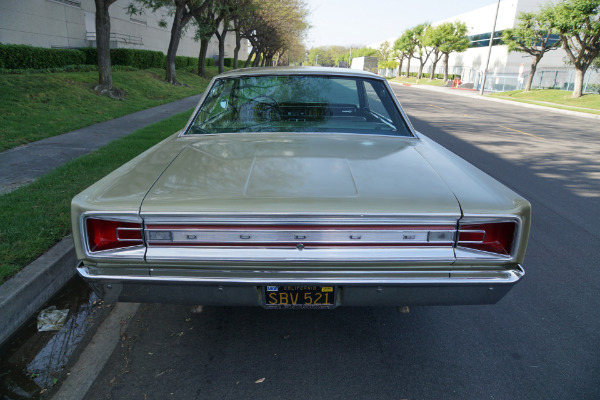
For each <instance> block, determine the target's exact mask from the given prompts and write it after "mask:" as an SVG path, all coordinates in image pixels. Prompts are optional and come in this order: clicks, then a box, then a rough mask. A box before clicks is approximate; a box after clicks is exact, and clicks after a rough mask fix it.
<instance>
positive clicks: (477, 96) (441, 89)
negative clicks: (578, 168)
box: [390, 82, 600, 120]
mask: <svg viewBox="0 0 600 400" xmlns="http://www.w3.org/2000/svg"><path fill="white" fill-rule="evenodd" d="M390 83H391V84H394V85H400V86H406V85H403V84H402V83H400V82H390ZM410 87H413V88H417V89H422V90H429V91H432V92H440V93H447V94H452V95H455V96H463V97H470V98H472V99H475V100H487V101H493V102H496V103H502V104H512V105H513V106H520V107H525V108H533V109H536V110H543V111H549V112H553V113H557V114H565V115H570V116H573V117H581V118H588V119H596V120H600V115H598V114H589V113H584V112H579V111H571V110H563V109H561V108H552V107H546V106H542V105H537V104H529V103H522V102H520V101H512V100H504V99H497V98H495V97H486V96H481V95H480V94H479V93H475V92H471V91H468V92H466V91H458V90H456V89H450V88H445V87H437V86H428V85H410Z"/></svg>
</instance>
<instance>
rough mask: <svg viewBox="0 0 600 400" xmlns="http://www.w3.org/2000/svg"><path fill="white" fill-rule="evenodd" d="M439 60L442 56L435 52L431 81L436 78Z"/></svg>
mask: <svg viewBox="0 0 600 400" xmlns="http://www.w3.org/2000/svg"><path fill="white" fill-rule="evenodd" d="M439 60H440V57H439V56H438V55H437V54H434V57H433V65H432V66H431V75H430V76H429V80H430V81H432V80H434V79H435V69H436V68H437V63H438V61H439Z"/></svg>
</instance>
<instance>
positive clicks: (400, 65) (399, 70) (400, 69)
mask: <svg viewBox="0 0 600 400" xmlns="http://www.w3.org/2000/svg"><path fill="white" fill-rule="evenodd" d="M403 63H404V57H402V58H401V59H400V62H399V63H398V78H400V76H401V75H402V64H403Z"/></svg>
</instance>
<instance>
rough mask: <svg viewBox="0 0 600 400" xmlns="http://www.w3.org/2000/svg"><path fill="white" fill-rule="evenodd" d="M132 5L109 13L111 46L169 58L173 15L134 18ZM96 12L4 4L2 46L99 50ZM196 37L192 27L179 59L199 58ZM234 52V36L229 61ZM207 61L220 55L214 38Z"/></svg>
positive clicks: (43, 1) (55, 4) (90, 0)
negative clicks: (164, 23) (130, 12)
mask: <svg viewBox="0 0 600 400" xmlns="http://www.w3.org/2000/svg"><path fill="white" fill-rule="evenodd" d="M130 2H131V0H117V2H115V3H114V4H113V5H111V6H110V8H109V13H110V16H111V34H113V35H115V36H116V37H117V40H116V41H111V47H125V48H136V49H146V50H155V51H162V52H163V53H165V54H166V53H167V50H168V47H169V39H170V35H171V20H172V16H169V15H168V13H167V10H166V9H160V10H158V11H157V12H156V13H150V12H145V13H144V14H142V15H136V16H129V15H128V14H127V5H128V4H129V3H130ZM66 3H70V4H66ZM78 4H80V5H78ZM95 12H96V6H95V4H94V0H80V1H79V0H66V1H65V2H61V1H60V0H28V1H22V0H1V1H0V43H5V44H8V43H10V44H27V45H31V46H37V47H57V48H61V47H62V48H78V47H87V46H94V45H95V41H94V40H93V39H94V34H95ZM162 19H164V20H165V21H167V23H168V26H167V27H166V28H161V27H160V26H159V21H160V20H162ZM194 33H195V29H194V27H193V25H192V23H191V22H190V23H189V25H188V27H187V30H186V32H185V34H184V35H183V37H182V38H181V41H180V43H179V47H178V49H177V55H180V56H188V57H198V53H199V51H200V43H199V42H196V41H194V39H193V37H194ZM234 47H235V34H234V33H233V32H229V33H228V34H227V40H226V43H225V57H233V50H234ZM207 56H208V57H216V56H218V42H217V40H216V38H215V37H213V38H212V39H211V42H210V44H209V47H208V53H207ZM247 56H248V42H247V40H243V41H242V46H241V48H240V54H239V58H240V60H245V59H246V57H247Z"/></svg>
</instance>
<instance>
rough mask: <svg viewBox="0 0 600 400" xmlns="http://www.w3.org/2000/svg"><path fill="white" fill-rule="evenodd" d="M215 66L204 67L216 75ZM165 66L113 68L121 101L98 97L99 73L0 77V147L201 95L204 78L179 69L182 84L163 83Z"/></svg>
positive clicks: (16, 144)
mask: <svg viewBox="0 0 600 400" xmlns="http://www.w3.org/2000/svg"><path fill="white" fill-rule="evenodd" d="M216 71H217V68H216V67H209V69H208V72H209V74H210V75H211V76H212V75H215V74H216ZM164 73H165V72H164V70H162V69H147V70H135V71H113V82H114V85H115V86H116V87H118V88H120V89H123V90H125V91H126V92H127V96H126V99H125V100H120V101H115V100H113V99H110V98H108V97H105V96H98V95H96V94H95V93H94V91H93V88H94V86H95V85H97V84H98V72H68V73H40V74H24V75H0V110H2V113H0V151H4V150H7V149H10V148H13V147H17V146H20V145H22V144H25V143H29V142H34V141H36V140H40V139H44V138H47V137H51V136H56V135H59V134H61V133H66V132H70V131H72V130H75V129H79V128H83V127H85V126H88V125H92V124H95V123H98V122H103V121H107V120H110V119H113V118H117V117H121V116H123V115H127V114H131V113H133V112H135V111H139V110H143V109H146V108H150V107H154V106H158V105H160V104H164V103H169V102H171V101H175V100H178V99H182V98H185V97H188V96H192V95H195V94H198V93H202V92H203V91H204V89H205V88H206V86H207V84H208V79H204V78H201V77H199V76H198V75H196V74H194V73H191V72H186V71H183V70H179V71H178V72H177V78H178V80H179V81H180V82H181V83H183V84H184V85H185V86H173V85H170V84H168V83H166V82H165V81H164Z"/></svg>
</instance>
